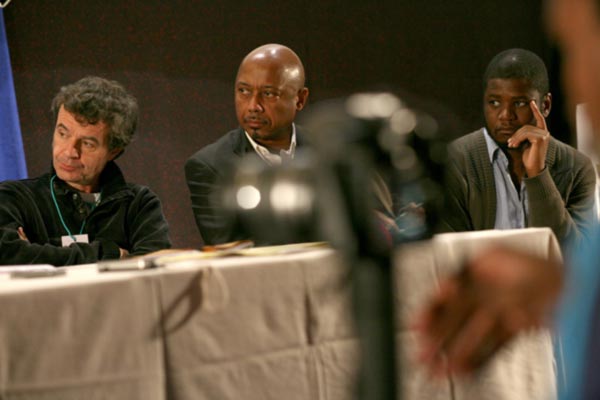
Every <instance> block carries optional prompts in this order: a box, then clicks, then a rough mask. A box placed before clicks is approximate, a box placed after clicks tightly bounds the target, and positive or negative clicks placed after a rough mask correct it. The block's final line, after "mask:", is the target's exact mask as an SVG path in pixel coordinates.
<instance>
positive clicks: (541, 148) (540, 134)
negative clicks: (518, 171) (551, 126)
mask: <svg viewBox="0 0 600 400" xmlns="http://www.w3.org/2000/svg"><path fill="white" fill-rule="evenodd" d="M529 107H530V108H531V112H532V113H533V116H534V118H535V126H533V125H523V126H522V127H521V128H520V129H519V130H518V131H516V132H515V134H514V135H513V136H512V137H511V138H510V139H508V147H509V148H512V149H516V148H519V147H520V146H524V150H523V165H524V166H525V171H526V172H527V176H528V177H529V178H533V177H534V176H537V175H539V174H540V173H541V172H542V170H543V169H544V167H545V166H546V153H547V152H548V144H549V143H550V132H548V127H547V125H546V120H545V118H544V116H543V115H542V113H541V112H540V109H539V108H538V106H537V104H536V103H535V101H534V100H531V101H530V102H529Z"/></svg>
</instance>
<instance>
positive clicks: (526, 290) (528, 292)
mask: <svg viewBox="0 0 600 400" xmlns="http://www.w3.org/2000/svg"><path fill="white" fill-rule="evenodd" d="M562 281H563V269H562V265H560V264H558V263H555V262H550V261H547V260H543V259H540V258H536V257H532V256H530V255H526V254H523V253H520V252H516V251H514V250H509V249H500V248H495V249H489V250H486V251H484V252H483V253H481V254H480V255H478V256H477V257H475V258H473V259H472V260H471V261H470V262H469V263H468V264H466V265H465V267H464V269H463V270H462V271H461V272H460V273H459V274H458V275H456V276H453V277H450V278H449V279H447V280H446V281H444V282H442V284H441V286H440V290H439V292H438V293H437V294H436V295H435V296H434V297H433V299H431V301H430V302H429V304H428V305H427V307H426V308H425V309H424V310H423V312H422V313H421V314H420V315H419V316H418V318H417V322H416V328H417V329H418V330H419V331H420V334H421V360H422V361H423V362H424V363H425V364H426V366H427V367H428V368H429V369H430V371H431V372H432V373H433V374H434V375H445V374H447V373H458V374H461V373H468V372H472V371H474V370H476V369H477V368H479V367H480V366H482V365H483V364H485V363H486V362H487V361H488V360H489V359H490V358H491V357H492V356H493V355H494V354H495V353H496V352H497V351H498V350H499V349H500V348H501V347H502V346H503V345H504V344H506V343H507V342H508V341H509V340H510V339H512V338H513V337H514V336H515V335H516V334H518V333H519V332H521V331H523V330H526V329H530V328H536V327H539V326H541V325H543V324H544V323H545V322H546V320H547V319H548V317H549V314H550V312H551V310H552V308H553V307H554V305H555V303H556V301H557V298H558V295H559V293H560V290H561V287H562Z"/></svg>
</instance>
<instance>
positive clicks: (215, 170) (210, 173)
mask: <svg viewBox="0 0 600 400" xmlns="http://www.w3.org/2000/svg"><path fill="white" fill-rule="evenodd" d="M303 145H305V136H304V133H303V130H302V128H301V127H299V126H298V125H296V147H297V148H299V147H301V146H303ZM248 154H255V155H256V157H258V155H257V154H256V152H255V151H254V148H253V147H252V144H251V143H250V142H249V141H248V139H247V138H246V135H245V134H244V130H243V129H242V128H237V129H234V130H232V131H230V132H228V133H227V134H225V135H224V136H223V137H221V138H220V139H219V140H217V141H216V142H214V143H212V144H209V145H208V146H206V147H204V148H202V149H200V150H199V151H198V152H196V153H195V154H194V155H193V156H191V157H190V158H189V159H188V160H187V162H186V163H185V177H186V181H187V185H188V188H189V190H190V197H191V200H192V211H193V212H194V217H195V219H196V225H197V226H198V229H199V230H200V234H201V235H202V239H203V240H204V243H206V244H217V243H226V242H231V241H233V240H240V239H248V238H249V237H248V235H247V234H246V233H244V232H241V231H239V230H238V229H236V228H237V227H236V226H235V225H234V222H233V219H232V218H231V217H229V216H227V215H226V214H225V212H224V210H223V209H222V207H221V204H222V203H223V201H222V199H221V198H220V197H221V193H220V189H221V187H222V184H223V182H224V180H226V179H227V178H228V177H230V176H231V173H232V172H233V171H234V170H235V167H236V166H237V164H238V163H239V162H240V161H241V160H242V158H243V157H244V156H246V155H248Z"/></svg>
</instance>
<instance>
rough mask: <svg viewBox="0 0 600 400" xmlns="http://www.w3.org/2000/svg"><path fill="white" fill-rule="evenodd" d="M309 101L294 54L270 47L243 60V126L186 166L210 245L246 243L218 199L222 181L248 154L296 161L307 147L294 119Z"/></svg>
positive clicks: (238, 87) (239, 87) (239, 109)
mask: <svg viewBox="0 0 600 400" xmlns="http://www.w3.org/2000/svg"><path fill="white" fill-rule="evenodd" d="M307 99H308V89H307V88H306V87H305V86H304V67H303V65H302V62H301V61H300V58H298V56H297V55H296V53H294V52H293V51H292V50H291V49H289V48H287V47H285V46H282V45H278V44H267V45H264V46H261V47H258V48H257V49H255V50H253V51H251V52H250V53H249V54H248V55H247V56H246V57H245V58H244V60H243V61H242V63H241V65H240V67H239V69H238V73H237V78H236V82H235V109H236V114H237V119H238V122H239V124H240V127H239V128H237V129H234V130H232V131H230V132H228V133H227V134H225V136H223V137H221V138H220V139H219V140H218V141H216V142H215V143H212V144H210V145H208V146H206V147H204V148H203V149H201V150H200V151H198V152H197V153H196V154H194V155H193V156H192V157H190V159H189V160H188V161H187V162H186V164H185V176H186V181H187V184H188V188H189V190H190V196H191V200H192V209H193V212H194V217H195V218H196V224H197V225H198V229H199V230H200V234H201V235H202V239H203V240H204V242H205V243H206V244H219V243H225V242H230V241H233V240H239V239H246V238H247V237H246V236H245V235H244V234H243V233H242V232H239V231H237V230H236V229H235V228H234V227H233V224H232V222H231V221H229V219H228V218H226V216H224V215H223V212H222V209H221V207H220V204H222V200H221V199H220V198H219V195H220V193H219V189H220V187H221V185H222V182H223V179H224V178H226V177H227V176H228V175H229V174H230V173H231V172H232V170H233V169H234V168H235V166H236V165H237V163H238V162H239V161H240V160H241V159H242V158H243V157H244V156H246V155H254V156H256V157H259V158H260V159H262V160H263V161H264V162H265V163H266V164H268V165H276V164H280V163H281V162H282V160H285V159H291V158H294V154H295V151H296V147H300V146H302V145H303V144H304V136H303V133H302V130H301V129H300V128H299V127H298V126H296V125H295V124H294V119H295V117H296V113H297V112H298V111H300V110H302V108H304V105H305V104H306V100H307ZM265 222H266V221H265Z"/></svg>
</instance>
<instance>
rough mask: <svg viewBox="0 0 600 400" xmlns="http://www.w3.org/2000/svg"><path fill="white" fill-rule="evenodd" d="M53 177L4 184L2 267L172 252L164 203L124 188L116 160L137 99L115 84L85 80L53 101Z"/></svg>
mask: <svg viewBox="0 0 600 400" xmlns="http://www.w3.org/2000/svg"><path fill="white" fill-rule="evenodd" d="M52 112H53V115H54V120H55V127H54V134H53V139H52V170H51V172H50V173H48V174H45V175H42V176H40V177H38V178H34V179H25V180H19V181H6V182H3V183H1V184H0V248H2V252H1V253H0V264H41V263H43V264H52V265H56V266H62V265H73V264H82V263H91V262H96V261H99V260H106V259H116V258H122V257H125V256H127V255H142V254H147V253H150V252H153V251H156V250H161V249H165V248H169V247H170V245H171V244H170V240H169V236H168V226H167V222H166V220H165V217H164V215H163V213H162V208H161V204H160V201H159V199H158V197H157V196H156V195H155V194H154V193H152V192H151V191H150V190H149V189H148V188H147V187H144V186H141V185H136V184H132V183H127V182H125V179H124V177H123V174H122V173H121V170H120V169H119V167H118V166H117V165H116V164H115V162H114V160H115V159H116V158H117V157H119V156H120V155H121V154H122V153H123V151H124V149H125V147H126V146H127V145H128V144H129V143H130V142H131V139H132V137H133V135H134V133H135V130H136V127H137V120H138V105H137V100H136V99H135V98H134V97H133V96H132V95H131V94H129V93H128V92H127V91H126V90H125V89H124V88H123V86H121V85H120V84H119V83H117V82H115V81H110V80H107V79H103V78H99V77H86V78H83V79H81V80H79V81H77V82H75V83H73V84H70V85H67V86H64V87H62V88H61V89H60V91H59V93H58V94H57V95H56V96H55V98H54V100H53V101H52Z"/></svg>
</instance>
